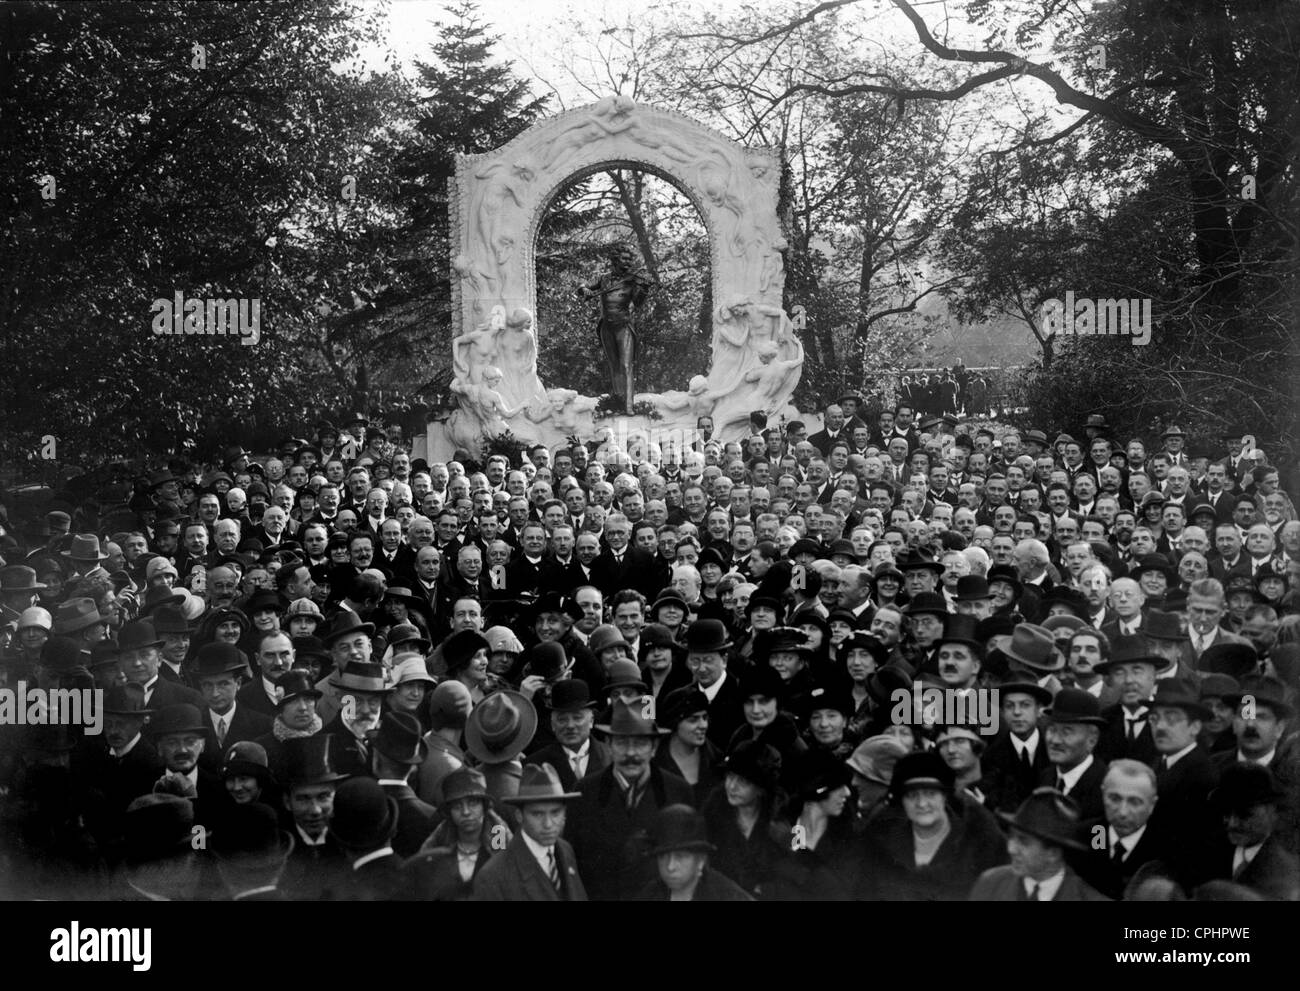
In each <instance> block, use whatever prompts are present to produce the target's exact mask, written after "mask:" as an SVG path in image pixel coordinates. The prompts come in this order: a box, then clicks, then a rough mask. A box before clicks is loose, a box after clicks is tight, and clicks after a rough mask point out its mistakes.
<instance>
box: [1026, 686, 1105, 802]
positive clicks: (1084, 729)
mask: <svg viewBox="0 0 1300 991" xmlns="http://www.w3.org/2000/svg"><path fill="white" fill-rule="evenodd" d="M1105 725H1106V720H1105V719H1103V718H1102V716H1101V707H1100V706H1099V704H1098V702H1097V700H1096V699H1095V698H1093V697H1092V696H1091V695H1090V694H1088V693H1087V692H1085V691H1084V690H1083V689H1081V688H1062V689H1061V690H1060V691H1059V692H1057V693H1056V696H1055V697H1054V698H1053V699H1052V705H1051V708H1049V709H1048V710H1047V728H1046V729H1045V730H1044V732H1043V735H1044V736H1045V737H1046V739H1047V757H1048V759H1049V760H1050V761H1051V762H1052V766H1051V767H1050V768H1048V769H1047V770H1045V771H1044V772H1043V773H1042V775H1041V776H1040V777H1039V779H1038V781H1039V784H1040V785H1046V786H1047V787H1049V788H1055V790H1056V791H1058V792H1060V793H1061V794H1062V795H1065V796H1068V797H1069V798H1070V799H1072V800H1073V801H1074V804H1075V805H1076V806H1077V807H1078V811H1079V813H1080V815H1081V816H1082V817H1083V818H1084V819H1100V818H1101V817H1102V815H1104V814H1105V809H1104V808H1103V806H1102V801H1101V783H1102V781H1103V779H1104V778H1105V777H1106V767H1105V765H1104V764H1102V763H1101V761H1099V760H1098V759H1097V758H1096V757H1095V756H1094V755H1093V751H1094V750H1096V749H1097V741H1098V740H1100V738H1101V728H1102V727H1103V726H1105ZM1031 798H1032V796H1031Z"/></svg>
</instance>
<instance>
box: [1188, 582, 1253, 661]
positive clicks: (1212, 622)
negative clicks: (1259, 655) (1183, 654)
mask: <svg viewBox="0 0 1300 991" xmlns="http://www.w3.org/2000/svg"><path fill="white" fill-rule="evenodd" d="M1226 614H1227V602H1226V599H1225V596H1224V592H1223V585H1222V584H1221V583H1220V582H1219V581H1217V580H1216V579H1214V578H1202V579H1200V580H1199V581H1194V582H1192V584H1191V585H1189V586H1188V588H1187V636H1188V638H1189V639H1190V641H1191V647H1190V650H1191V655H1192V658H1191V660H1192V666H1193V667H1194V668H1196V669H1197V670H1200V666H1199V664H1198V663H1197V662H1198V661H1199V660H1200V658H1201V655H1202V654H1204V653H1205V652H1206V651H1207V650H1208V649H1209V648H1210V647H1213V646H1215V645H1216V644H1222V643H1236V644H1247V645H1249V643H1250V641H1249V640H1247V639H1246V638H1245V637H1242V636H1238V635H1237V634H1235V633H1231V632H1229V631H1228V630H1226V629H1224V628H1223V626H1221V625H1220V624H1221V623H1222V622H1223V618H1224V616H1225V615H1226Z"/></svg>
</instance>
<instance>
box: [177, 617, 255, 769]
mask: <svg viewBox="0 0 1300 991" xmlns="http://www.w3.org/2000/svg"><path fill="white" fill-rule="evenodd" d="M195 664H196V670H195V674H196V676H197V679H198V683H199V693H200V694H201V695H202V696H203V706H204V708H203V711H204V712H205V714H206V718H207V721H208V723H209V727H208V737H207V744H206V745H205V746H204V749H203V754H204V762H205V763H207V764H208V766H210V767H212V768H214V769H215V768H216V767H217V766H218V765H219V764H220V761H221V755H222V754H224V753H225V752H226V751H227V750H229V749H230V748H231V747H232V746H234V745H235V744H236V743H242V742H245V741H250V740H256V739H257V738H258V737H261V736H265V735H266V734H267V733H270V732H271V723H272V718H271V717H270V716H268V715H266V713H263V712H257V711H255V710H253V709H250V708H248V707H247V706H242V705H240V704H239V679H240V677H241V676H242V675H243V674H244V673H245V672H247V670H248V664H247V662H246V661H245V660H244V654H243V651H241V650H240V649H239V648H238V647H236V646H235V645H234V644H229V643H215V642H214V643H209V644H204V645H203V646H202V647H200V648H199V652H198V655H197V656H196V658H195Z"/></svg>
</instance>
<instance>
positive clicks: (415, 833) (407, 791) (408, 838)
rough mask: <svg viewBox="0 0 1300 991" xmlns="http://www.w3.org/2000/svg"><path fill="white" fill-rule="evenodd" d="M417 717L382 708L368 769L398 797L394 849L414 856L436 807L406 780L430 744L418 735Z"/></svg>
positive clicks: (429, 828) (433, 819)
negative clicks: (426, 800)
mask: <svg viewBox="0 0 1300 991" xmlns="http://www.w3.org/2000/svg"><path fill="white" fill-rule="evenodd" d="M421 736H422V734H421V730H420V721H419V720H418V719H416V718H415V716H413V715H411V714H410V713H406V712H385V713H384V715H383V718H382V719H380V721H379V729H378V730H376V731H375V733H374V735H373V737H372V739H371V767H370V770H371V773H372V774H373V775H374V777H375V779H376V780H377V781H378V782H379V787H380V788H382V789H384V792H385V793H386V794H388V795H389V796H391V797H392V798H395V799H397V808H398V815H397V832H396V833H394V834H393V850H394V851H395V852H396V853H397V855H398V856H399V857H402V858H406V857H410V856H413V855H414V854H415V852H416V851H417V850H419V849H420V845H421V844H422V843H424V841H425V840H426V839H427V838H428V836H429V834H430V833H431V832H433V827H434V825H435V824H436V821H437V815H438V813H437V810H436V809H435V808H434V807H433V806H432V805H430V804H428V803H427V802H423V801H421V800H420V799H419V798H418V797H416V794H415V792H414V791H413V790H412V789H411V786H410V784H408V781H409V780H410V777H411V773H412V772H413V771H415V769H416V768H418V767H419V766H420V764H421V763H423V761H424V758H425V757H426V756H427V755H428V753H429V745H428V744H427V743H425V742H424V740H423V739H421Z"/></svg>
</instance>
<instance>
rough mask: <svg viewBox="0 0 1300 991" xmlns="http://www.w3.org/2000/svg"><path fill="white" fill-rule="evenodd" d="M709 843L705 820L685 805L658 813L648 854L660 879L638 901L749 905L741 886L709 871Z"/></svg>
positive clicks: (653, 824)
mask: <svg viewBox="0 0 1300 991" xmlns="http://www.w3.org/2000/svg"><path fill="white" fill-rule="evenodd" d="M714 849H715V848H714V846H713V844H712V843H710V842H709V837H708V827H707V824H706V823H705V821H704V816H702V815H700V813H698V812H696V811H695V810H694V809H693V808H691V807H690V806H688V805H670V806H668V807H667V808H665V809H660V810H659V814H658V815H657V816H656V817H655V820H654V822H653V823H651V825H650V850H649V853H648V854H647V856H649V857H652V858H654V860H655V866H656V868H657V870H658V874H659V876H658V877H657V878H655V880H653V881H651V882H650V883H649V884H648V885H647V886H646V887H644V888H642V889H641V891H640V892H639V893H638V894H637V900H638V901H650V902H663V901H671V902H750V901H753V900H754V899H753V898H752V897H751V896H750V895H749V894H748V893H746V892H745V890H744V889H743V888H741V887H740V885H738V884H736V883H735V882H734V881H732V880H731V879H730V878H728V877H726V876H725V875H723V874H720V873H718V871H716V870H714V869H712V868H711V867H709V854H711V853H712V852H713V851H714Z"/></svg>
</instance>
